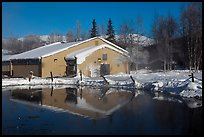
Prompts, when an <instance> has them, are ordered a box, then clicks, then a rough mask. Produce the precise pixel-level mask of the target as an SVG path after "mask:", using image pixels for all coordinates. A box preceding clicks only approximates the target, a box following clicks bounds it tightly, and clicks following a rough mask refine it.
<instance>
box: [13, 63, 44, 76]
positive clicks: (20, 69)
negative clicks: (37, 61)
mask: <svg viewBox="0 0 204 137" xmlns="http://www.w3.org/2000/svg"><path fill="white" fill-rule="evenodd" d="M12 69H13V77H28V76H29V73H30V71H33V75H35V76H41V75H40V69H39V65H12Z"/></svg>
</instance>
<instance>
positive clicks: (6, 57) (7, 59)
mask: <svg viewBox="0 0 204 137" xmlns="http://www.w3.org/2000/svg"><path fill="white" fill-rule="evenodd" d="M11 56H12V55H3V54H2V61H9V60H10V57H11Z"/></svg>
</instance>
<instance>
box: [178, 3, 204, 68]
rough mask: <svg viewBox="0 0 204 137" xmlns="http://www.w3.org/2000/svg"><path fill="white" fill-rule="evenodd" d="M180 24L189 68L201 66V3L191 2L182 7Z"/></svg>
mask: <svg viewBox="0 0 204 137" xmlns="http://www.w3.org/2000/svg"><path fill="white" fill-rule="evenodd" d="M180 25H181V30H182V33H181V34H182V37H183V38H184V39H183V40H184V42H183V44H186V45H187V56H188V66H189V69H190V70H191V69H193V68H194V69H196V70H198V69H200V68H201V66H202V50H201V49H202V4H201V3H191V4H190V5H188V6H187V7H184V8H183V9H182V13H181V19H180Z"/></svg>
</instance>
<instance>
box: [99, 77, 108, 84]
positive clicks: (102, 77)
mask: <svg viewBox="0 0 204 137" xmlns="http://www.w3.org/2000/svg"><path fill="white" fill-rule="evenodd" d="M101 77H102V78H103V79H104V81H105V83H106V85H109V82H108V81H107V80H106V78H105V77H104V76H102V75H101Z"/></svg>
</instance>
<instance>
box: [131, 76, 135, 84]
mask: <svg viewBox="0 0 204 137" xmlns="http://www.w3.org/2000/svg"><path fill="white" fill-rule="evenodd" d="M130 78H131V80H132V82H133V83H134V84H135V80H134V79H133V77H132V76H130Z"/></svg>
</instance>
